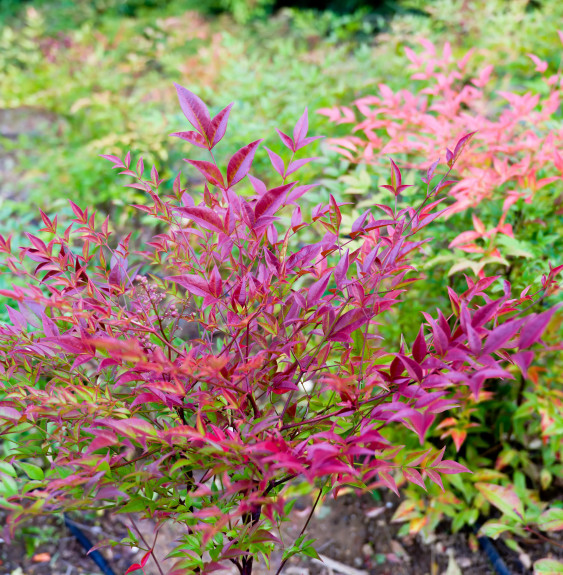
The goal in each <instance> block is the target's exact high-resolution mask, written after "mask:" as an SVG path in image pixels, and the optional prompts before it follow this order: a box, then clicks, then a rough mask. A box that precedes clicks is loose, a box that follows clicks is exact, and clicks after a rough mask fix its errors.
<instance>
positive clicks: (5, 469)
mask: <svg viewBox="0 0 563 575" xmlns="http://www.w3.org/2000/svg"><path fill="white" fill-rule="evenodd" d="M0 473H5V474H6V475H10V476H11V477H17V476H18V474H17V473H16V470H15V469H14V466H13V465H11V464H10V463H8V462H7V461H0Z"/></svg>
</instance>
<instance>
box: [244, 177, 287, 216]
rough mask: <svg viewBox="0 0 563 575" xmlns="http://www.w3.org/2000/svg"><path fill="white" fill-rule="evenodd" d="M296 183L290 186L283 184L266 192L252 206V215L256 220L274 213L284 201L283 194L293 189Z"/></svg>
mask: <svg viewBox="0 0 563 575" xmlns="http://www.w3.org/2000/svg"><path fill="white" fill-rule="evenodd" d="M296 183H297V182H292V183H291V184H284V185H283V186H279V187H278V188H273V189H271V190H268V191H267V192H266V193H265V194H264V195H263V196H262V197H261V198H260V199H259V200H258V201H257V202H256V205H255V206H254V215H255V217H256V219H258V218H259V217H261V216H269V215H272V214H274V213H275V212H276V210H277V209H278V208H279V207H280V206H281V204H282V203H283V200H284V199H285V194H286V193H287V192H288V191H289V190H290V189H291V188H293V186H294V185H295V184H296Z"/></svg>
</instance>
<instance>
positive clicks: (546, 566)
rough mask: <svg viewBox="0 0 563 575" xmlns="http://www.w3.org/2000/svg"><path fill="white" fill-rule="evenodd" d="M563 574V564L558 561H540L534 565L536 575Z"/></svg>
mask: <svg viewBox="0 0 563 575" xmlns="http://www.w3.org/2000/svg"><path fill="white" fill-rule="evenodd" d="M559 573H563V563H561V561H557V560H556V559H540V560H539V561H536V562H535V563H534V575H536V574H537V575H558V574H559Z"/></svg>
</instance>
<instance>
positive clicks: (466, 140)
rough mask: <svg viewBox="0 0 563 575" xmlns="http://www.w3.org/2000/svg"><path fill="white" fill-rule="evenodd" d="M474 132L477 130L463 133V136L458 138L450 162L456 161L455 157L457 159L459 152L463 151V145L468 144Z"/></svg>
mask: <svg viewBox="0 0 563 575" xmlns="http://www.w3.org/2000/svg"><path fill="white" fill-rule="evenodd" d="M476 133H477V132H470V133H469V134H465V136H462V137H461V138H460V139H459V140H458V142H457V144H456V145H455V149H454V153H453V161H452V163H455V162H457V159H458V158H459V156H460V155H461V152H463V149H464V148H465V146H467V144H469V142H470V141H471V138H472V137H473V136H474V135H475V134H476Z"/></svg>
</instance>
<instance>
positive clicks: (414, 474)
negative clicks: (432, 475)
mask: <svg viewBox="0 0 563 575" xmlns="http://www.w3.org/2000/svg"><path fill="white" fill-rule="evenodd" d="M403 476H404V478H405V479H406V480H407V481H410V482H411V483H414V484H415V485H418V486H419V487H422V489H424V491H426V485H424V479H422V475H420V473H419V472H418V471H417V470H416V469H409V468H405V469H403Z"/></svg>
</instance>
